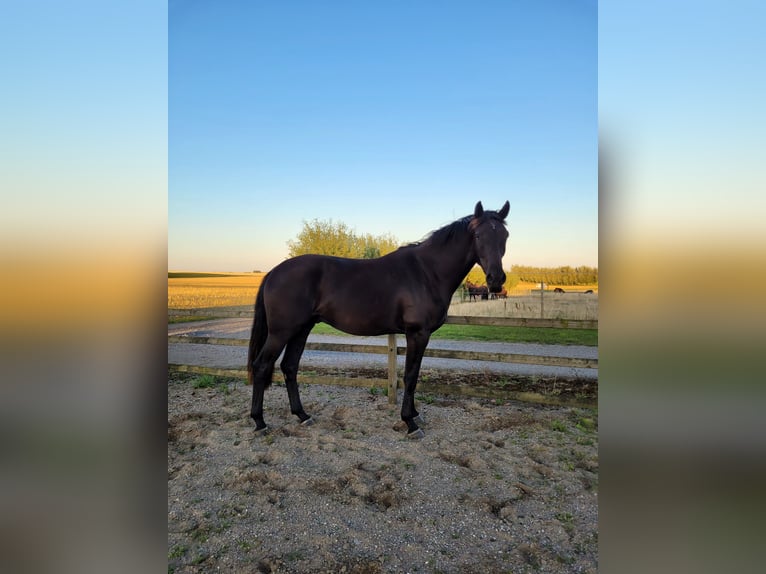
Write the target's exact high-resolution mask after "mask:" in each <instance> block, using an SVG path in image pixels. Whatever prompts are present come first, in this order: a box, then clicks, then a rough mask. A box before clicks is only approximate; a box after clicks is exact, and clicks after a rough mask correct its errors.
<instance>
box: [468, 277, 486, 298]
mask: <svg viewBox="0 0 766 574" xmlns="http://www.w3.org/2000/svg"><path fill="white" fill-rule="evenodd" d="M465 285H466V287H468V301H476V297H479V298H480V299H482V300H483V301H486V300H487V299H488V298H489V289H488V288H487V286H486V285H475V284H473V283H471V282H470V281H466V282H465Z"/></svg>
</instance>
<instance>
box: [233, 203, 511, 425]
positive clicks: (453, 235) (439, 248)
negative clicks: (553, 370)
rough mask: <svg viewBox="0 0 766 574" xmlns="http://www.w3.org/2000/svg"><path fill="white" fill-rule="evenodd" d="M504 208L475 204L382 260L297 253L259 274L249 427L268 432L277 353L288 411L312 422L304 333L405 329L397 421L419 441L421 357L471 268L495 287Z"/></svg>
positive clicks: (504, 235)
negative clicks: (323, 326)
mask: <svg viewBox="0 0 766 574" xmlns="http://www.w3.org/2000/svg"><path fill="white" fill-rule="evenodd" d="M509 209H510V205H509V203H508V202H507V201H506V202H505V204H504V205H503V207H502V208H501V209H500V210H499V211H489V210H487V211H485V210H484V208H483V207H482V204H481V202H480V201H479V202H478V203H477V204H476V206H475V208H474V211H473V214H472V215H467V216H466V217H463V218H461V219H458V220H457V221H454V222H452V223H450V224H448V225H445V226H444V227H441V228H439V229H437V230H435V231H433V232H432V233H430V234H429V235H428V236H427V237H426V238H425V239H424V240H422V241H420V242H417V243H411V244H409V245H405V246H403V247H400V248H399V249H397V250H396V251H393V252H392V253H389V254H387V255H384V256H383V257H379V258H377V259H347V258H343V257H331V256H327V255H299V256H297V257H293V258H290V259H287V260H285V261H283V262H282V263H280V264H279V265H277V266H276V267H274V268H273V269H272V270H271V271H270V272H269V273H267V274H266V276H265V277H264V278H263V281H262V283H261V286H260V288H259V290H258V294H257V295H256V299H255V319H254V320H253V327H252V331H251V334H250V344H249V346H248V354H247V372H248V380H249V382H250V384H252V386H253V399H252V405H251V410H250V416H251V417H252V419H253V420H254V421H255V432H256V433H257V434H264V433H266V432H268V431H269V429H268V426H267V425H266V423H265V421H264V418H263V395H264V391H265V390H266V388H268V387H269V385H270V384H271V380H272V376H273V372H274V363H275V361H276V360H277V358H278V357H279V355H280V354H281V353H282V351H284V356H283V358H282V361H281V363H280V369H281V370H282V373H283V375H284V379H285V386H286V387H287V395H288V398H289V401H290V412H291V413H292V414H294V415H296V416H297V417H298V418H299V420H300V424H302V425H305V426H308V425H311V424H313V422H314V421H313V419H312V418H311V416H310V415H308V414H307V413H306V411H305V410H304V409H303V405H302V404H301V399H300V393H299V391H298V383H297V374H298V364H299V362H300V359H301V355H302V354H303V350H304V347H305V345H306V340H307V339H308V336H309V333H310V332H311V329H312V328H313V327H314V325H315V324H317V323H319V322H324V323H328V324H329V325H332V326H333V327H335V328H336V329H340V330H341V331H344V332H346V333H349V334H351V335H367V336H370V335H385V334H391V333H396V334H404V335H405V337H406V340H407V352H406V357H405V364H404V395H403V398H402V409H401V418H402V420H403V421H404V422H405V423H406V424H407V437H408V438H415V439H419V438H423V436H425V433H424V432H423V430H422V429H421V428H420V427H419V426H418V424H417V422H420V424H423V422H422V419H421V418H420V415H419V413H418V411H417V410H416V409H415V387H416V386H417V383H418V375H419V374H420V364H421V362H422V359H423V353H424V352H425V349H426V346H427V345H428V341H429V339H430V337H431V334H432V333H433V332H434V331H436V330H437V329H438V328H439V327H441V326H442V325H443V324H444V321H445V320H446V318H447V309H448V308H449V305H450V300H451V299H452V295H453V293H454V292H455V290H456V289H457V288H458V286H459V285H460V283H461V282H462V281H463V279H464V278H465V276H466V275H467V274H468V272H469V271H470V270H471V269H472V268H473V266H474V265H475V264H477V263H478V264H479V265H480V266H481V268H482V270H483V271H484V273H485V275H486V279H487V284H488V286H489V288H488V290H489V291H492V292H493V293H497V292H500V291H501V290H502V287H503V283H504V282H505V272H504V271H503V265H502V258H503V255H504V254H505V244H506V241H507V239H508V231H507V230H506V226H505V218H506V217H507V216H508V211H509ZM416 421H417V422H416Z"/></svg>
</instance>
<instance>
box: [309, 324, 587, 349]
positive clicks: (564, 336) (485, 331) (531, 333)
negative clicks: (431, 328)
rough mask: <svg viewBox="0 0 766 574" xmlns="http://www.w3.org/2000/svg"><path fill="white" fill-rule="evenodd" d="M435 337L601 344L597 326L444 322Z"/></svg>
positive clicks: (320, 328)
mask: <svg viewBox="0 0 766 574" xmlns="http://www.w3.org/2000/svg"><path fill="white" fill-rule="evenodd" d="M311 332H312V333H315V334H318V335H346V333H344V332H343V331H339V330H338V329H335V328H333V327H330V325H326V324H324V323H319V324H317V325H316V326H315V327H314V329H313V330H312V331H311ZM431 338H432V339H450V340H453V341H495V342H501V343H541V344H545V345H587V346H590V347H597V346H598V330H597V329H543V328H534V327H493V326H484V325H442V326H441V328H440V329H439V330H438V331H436V332H435V333H434V334H433V335H431Z"/></svg>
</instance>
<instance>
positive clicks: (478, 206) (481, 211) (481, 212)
mask: <svg viewBox="0 0 766 574" xmlns="http://www.w3.org/2000/svg"><path fill="white" fill-rule="evenodd" d="M482 215H484V208H483V207H482V205H481V201H480V202H478V203H477V204H476V209H474V210H473V216H474V217H477V218H478V217H481V216H482Z"/></svg>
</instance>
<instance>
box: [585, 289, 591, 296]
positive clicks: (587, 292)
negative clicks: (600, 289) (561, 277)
mask: <svg viewBox="0 0 766 574" xmlns="http://www.w3.org/2000/svg"><path fill="white" fill-rule="evenodd" d="M583 293H585V294H586V295H589V294H592V293H593V289H588V290H587V291H583Z"/></svg>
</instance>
